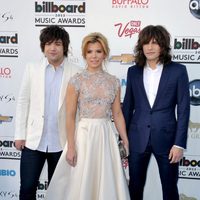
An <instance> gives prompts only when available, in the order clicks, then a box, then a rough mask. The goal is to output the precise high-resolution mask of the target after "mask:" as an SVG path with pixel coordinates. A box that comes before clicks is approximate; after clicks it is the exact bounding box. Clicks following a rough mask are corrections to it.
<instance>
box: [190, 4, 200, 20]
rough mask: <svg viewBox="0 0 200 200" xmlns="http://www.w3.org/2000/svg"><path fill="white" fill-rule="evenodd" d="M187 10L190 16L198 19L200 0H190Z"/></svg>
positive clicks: (199, 15) (199, 16)
mask: <svg viewBox="0 0 200 200" xmlns="http://www.w3.org/2000/svg"><path fill="white" fill-rule="evenodd" d="M189 8H190V12H191V13H192V15H193V16H194V17H196V18H197V19H200V0H190V4H189Z"/></svg>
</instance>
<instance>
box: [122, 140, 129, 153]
mask: <svg viewBox="0 0 200 200" xmlns="http://www.w3.org/2000/svg"><path fill="white" fill-rule="evenodd" d="M122 142H123V145H124V148H125V149H126V155H127V156H128V155H129V144H128V141H122Z"/></svg>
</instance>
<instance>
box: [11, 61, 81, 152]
mask: <svg viewBox="0 0 200 200" xmlns="http://www.w3.org/2000/svg"><path fill="white" fill-rule="evenodd" d="M46 65H47V59H46V58H45V59H43V60H42V61H41V62H39V63H30V64H28V65H27V66H26V69H25V72H24V76H23V80H22V84H21V88H20V91H19V96H18V102H17V108H16V119H15V140H25V141H26V143H25V146H26V147H27V148H30V149H33V150H35V149H37V147H38V145H39V142H40V139H41V136H42V131H43V126H44V98H45V69H46ZM80 71H81V68H80V67H78V66H76V65H74V64H72V63H69V62H68V61H67V58H65V59H64V71H63V78H62V84H61V89H60V98H59V106H58V129H59V135H60V143H61V146H62V147H63V148H64V145H65V143H66V139H67V138H66V134H67V133H66V103H65V93H66V88H67V84H68V81H69V79H70V77H71V76H73V75H74V74H75V73H77V72H80Z"/></svg>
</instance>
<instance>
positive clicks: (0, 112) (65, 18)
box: [0, 0, 200, 200]
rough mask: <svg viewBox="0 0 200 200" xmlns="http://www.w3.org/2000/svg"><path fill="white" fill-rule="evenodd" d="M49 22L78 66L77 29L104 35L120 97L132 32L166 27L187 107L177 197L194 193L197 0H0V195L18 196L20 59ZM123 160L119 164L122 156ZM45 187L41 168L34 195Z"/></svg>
mask: <svg viewBox="0 0 200 200" xmlns="http://www.w3.org/2000/svg"><path fill="white" fill-rule="evenodd" d="M50 24H57V25H60V26H63V27H64V28H65V29H66V30H67V31H68V32H69V34H70V37H71V44H70V54H69V60H70V61H71V62H73V63H75V64H77V65H80V66H82V67H83V68H84V67H85V62H84V60H83V59H82V56H81V42H82V39H83V37H84V36H85V35H86V34H88V33H91V32H101V33H103V34H104V35H105V36H106V37H107V38H108V41H109V45H110V49H111V52H110V57H109V60H108V62H107V70H108V71H109V72H110V73H111V74H114V75H116V76H117V77H118V78H119V79H120V81H121V89H122V94H121V100H122V101H123V97H124V93H125V88H126V73H127V69H128V67H130V66H131V65H133V64H134V60H133V49H134V47H135V44H136V41H137V37H138V33H139V32H140V30H141V29H142V28H143V27H145V26H147V25H150V24H153V25H163V26H165V27H166V28H167V30H168V31H169V32H170V33H171V47H172V54H173V60H174V61H176V62H180V63H182V64H185V65H186V67H187V70H188V74H189V79H190V97H191V115H190V122H189V128H188V146H187V150H186V151H185V152H184V157H183V159H182V160H181V161H180V168H179V183H178V186H179V191H180V199H181V200H200V191H199V185H200V28H199V27H200V0H176V1H174V0H168V1H160V0H101V1H100V0H55V1H48V0H47V1H45V0H28V1H27V0H1V6H0V200H10V199H12V200H17V199H18V195H19V184H20V183H19V182H20V179H19V161H20V156H21V153H20V152H19V151H17V150H15V148H14V145H13V142H14V124H15V111H16V102H17V97H18V92H19V87H20V83H21V79H22V75H23V72H24V68H25V65H26V63H27V62H30V61H37V60H39V59H41V58H42V57H43V55H42V53H41V50H40V46H39V45H40V44H39V34H40V30H41V29H42V28H44V27H45V26H47V25H50ZM166 98H167V97H166ZM124 168H125V170H127V163H124ZM58 187H59V185H58ZM46 189H47V179H46V174H45V170H43V173H42V175H41V178H40V181H39V184H38V193H37V199H38V200H40V199H41V200H42V199H44V197H45V191H46ZM161 199H162V193H161V185H160V180H159V175H158V168H157V165H156V162H155V159H154V157H152V159H151V162H150V166H149V170H148V177H147V182H146V186H145V194H144V200H161Z"/></svg>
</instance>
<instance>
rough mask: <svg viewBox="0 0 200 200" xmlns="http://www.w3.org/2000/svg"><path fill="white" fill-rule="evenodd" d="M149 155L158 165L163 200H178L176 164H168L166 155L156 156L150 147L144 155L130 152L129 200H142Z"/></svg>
mask: <svg viewBox="0 0 200 200" xmlns="http://www.w3.org/2000/svg"><path fill="white" fill-rule="evenodd" d="M151 154H153V155H154V156H155V158H156V161H157V164H158V169H159V175H160V180H161V185H162V193H163V200H179V194H178V187H177V181H178V163H175V164H170V163H169V159H168V154H156V153H155V152H153V151H152V149H151V147H150V146H148V147H147V149H146V151H145V152H144V153H134V152H131V154H130V156H129V173H130V182H129V191H130V196H131V200H143V191H144V186H145V182H146V175H147V169H148V164H149V161H150V157H151ZM152 184H153V180H152Z"/></svg>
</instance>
